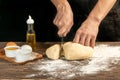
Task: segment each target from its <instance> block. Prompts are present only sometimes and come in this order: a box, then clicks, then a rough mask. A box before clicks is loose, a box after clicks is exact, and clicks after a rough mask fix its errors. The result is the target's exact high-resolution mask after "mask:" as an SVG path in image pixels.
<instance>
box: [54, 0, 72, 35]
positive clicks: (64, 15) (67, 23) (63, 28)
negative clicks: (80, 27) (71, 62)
mask: <svg viewBox="0 0 120 80" xmlns="http://www.w3.org/2000/svg"><path fill="white" fill-rule="evenodd" d="M53 23H54V24H55V25H56V26H57V27H58V35H59V36H60V37H63V36H64V37H65V36H66V35H67V34H68V33H69V31H70V29H71V27H72V26H73V12H72V10H71V7H70V5H69V3H68V2H67V0H65V1H64V2H62V3H60V4H59V5H58V6H57V14H56V17H55V19H54V21H53Z"/></svg>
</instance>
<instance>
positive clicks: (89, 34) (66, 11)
mask: <svg viewBox="0 0 120 80" xmlns="http://www.w3.org/2000/svg"><path fill="white" fill-rule="evenodd" d="M53 23H54V24H55V25H56V26H57V27H58V35H59V36H60V37H62V36H64V37H65V36H66V35H67V34H68V33H69V31H70V29H71V28H72V26H73V24H74V21H73V12H72V10H71V7H70V5H69V3H68V2H66V3H62V4H60V5H58V6H57V14H56V16H55V19H54V21H53ZM98 26H99V23H98V22H97V21H95V20H94V19H92V18H87V19H86V20H85V21H84V22H83V23H82V25H81V26H80V28H79V29H78V30H77V32H76V35H75V37H74V39H73V42H76V43H80V44H82V45H85V46H91V47H94V46H95V41H96V37H97V34H98Z"/></svg>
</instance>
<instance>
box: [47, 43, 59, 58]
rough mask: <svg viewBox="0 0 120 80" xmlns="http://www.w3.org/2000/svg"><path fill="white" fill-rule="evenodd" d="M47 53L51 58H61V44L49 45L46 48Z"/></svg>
mask: <svg viewBox="0 0 120 80" xmlns="http://www.w3.org/2000/svg"><path fill="white" fill-rule="evenodd" d="M46 55H47V57H48V58H50V59H59V57H60V45H59V44H55V45H53V46H51V47H49V48H48V49H47V50H46Z"/></svg>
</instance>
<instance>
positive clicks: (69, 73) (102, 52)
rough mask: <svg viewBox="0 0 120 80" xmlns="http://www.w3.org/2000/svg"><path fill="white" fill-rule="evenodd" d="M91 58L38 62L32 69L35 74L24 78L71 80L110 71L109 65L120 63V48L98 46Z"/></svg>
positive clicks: (43, 60)
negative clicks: (41, 77)
mask: <svg viewBox="0 0 120 80" xmlns="http://www.w3.org/2000/svg"><path fill="white" fill-rule="evenodd" d="M94 51H95V52H94V54H93V57H92V58H91V59H90V60H82V61H66V60H63V59H59V60H45V59H42V60H39V61H38V63H36V65H35V66H34V67H33V68H32V69H33V70H36V71H38V73H36V74H30V75H26V77H29V78H30V77H36V76H45V77H46V78H47V77H48V78H49V79H50V78H51V79H52V78H57V79H72V78H74V77H75V76H76V75H77V76H84V75H87V74H97V73H98V72H100V71H110V70H112V69H113V68H115V66H112V67H111V64H119V63H120V47H119V46H114V47H113V46H108V45H98V46H96V47H95V48H94Z"/></svg>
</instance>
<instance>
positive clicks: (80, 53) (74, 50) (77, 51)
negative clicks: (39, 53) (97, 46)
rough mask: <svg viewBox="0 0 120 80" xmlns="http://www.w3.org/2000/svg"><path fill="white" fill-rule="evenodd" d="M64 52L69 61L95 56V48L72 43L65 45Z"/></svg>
mask: <svg viewBox="0 0 120 80" xmlns="http://www.w3.org/2000/svg"><path fill="white" fill-rule="evenodd" d="M63 50H64V53H65V54H64V56H65V58H66V59H67V60H80V59H87V58H90V57H92V54H93V48H91V47H88V46H83V45H81V44H78V43H72V42H67V43H65V44H64V45H63Z"/></svg>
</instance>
